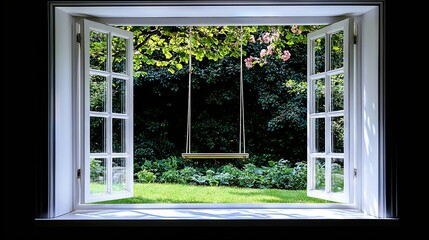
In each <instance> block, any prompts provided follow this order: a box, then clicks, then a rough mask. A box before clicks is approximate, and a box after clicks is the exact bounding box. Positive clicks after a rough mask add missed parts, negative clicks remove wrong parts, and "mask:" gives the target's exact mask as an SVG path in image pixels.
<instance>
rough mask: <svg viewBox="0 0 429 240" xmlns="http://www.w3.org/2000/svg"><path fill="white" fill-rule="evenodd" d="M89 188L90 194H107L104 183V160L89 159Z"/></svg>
mask: <svg viewBox="0 0 429 240" xmlns="http://www.w3.org/2000/svg"><path fill="white" fill-rule="evenodd" d="M89 167H90V184H89V185H90V186H89V191H90V193H91V194H101V193H107V183H106V181H107V180H106V159H105V158H91V159H90V163H89Z"/></svg>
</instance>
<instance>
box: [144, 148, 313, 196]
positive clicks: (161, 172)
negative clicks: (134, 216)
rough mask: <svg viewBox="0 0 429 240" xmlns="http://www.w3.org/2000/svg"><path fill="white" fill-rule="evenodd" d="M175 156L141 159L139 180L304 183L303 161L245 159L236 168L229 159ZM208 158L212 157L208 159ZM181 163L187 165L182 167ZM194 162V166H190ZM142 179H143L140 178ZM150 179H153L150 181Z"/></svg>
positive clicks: (287, 186) (257, 184) (251, 185)
mask: <svg viewBox="0 0 429 240" xmlns="http://www.w3.org/2000/svg"><path fill="white" fill-rule="evenodd" d="M184 161H185V160H183V159H181V158H177V157H174V156H173V157H168V158H166V159H163V160H157V161H145V162H144V164H143V165H142V167H141V169H142V170H141V171H139V172H138V173H137V177H138V181H139V182H149V181H148V180H147V178H148V176H149V177H150V180H155V182H159V183H179V184H191V185H204V186H236V187H244V188H277V189H305V188H306V186H307V165H306V164H305V163H301V162H300V163H297V164H296V166H295V167H291V165H290V163H289V161H287V160H283V159H282V160H279V161H268V165H267V166H259V167H258V166H256V165H254V164H252V163H246V164H244V165H243V167H241V168H238V167H236V166H234V165H233V164H232V163H228V164H221V165H220V166H218V167H216V166H215V167H213V166H214V165H213V164H211V165H210V164H209V165H210V166H204V165H203V166H200V167H198V166H197V165H198V164H196V163H192V162H186V163H185V162H184ZM209 161H212V160H209ZM185 165H188V166H186V167H185ZM190 165H195V166H197V167H191V166H190ZM140 178H141V179H144V180H140ZM151 182H153V181H151Z"/></svg>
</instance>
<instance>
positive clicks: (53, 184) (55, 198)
mask: <svg viewBox="0 0 429 240" xmlns="http://www.w3.org/2000/svg"><path fill="white" fill-rule="evenodd" d="M313 3H314V4H315V5H312V3H310V4H305V5H302V6H301V7H307V6H316V5H317V6H320V3H316V2H313ZM355 3H356V4H357V5H362V6H367V5H368V3H367V2H365V3H363V2H359V1H356V2H355ZM194 4H195V3H194ZM223 4H225V3H223ZM231 4H233V5H234V3H231ZM260 4H261V5H267V6H270V7H271V8H272V5H273V4H272V3H260ZM279 4H280V5H289V3H285V2H282V3H279ZM349 4H350V2H347V4H346V5H349ZM73 5H74V4H71V5H70V4H67V5H61V4H58V3H53V4H51V5H50V11H51V12H50V32H53V29H54V28H55V30H56V31H55V34H54V35H50V41H51V45H50V47H51V49H57V50H58V49H64V46H66V47H67V49H68V48H69V47H68V46H67V38H64V37H63V36H61V34H60V33H62V34H63V35H64V36H65V37H68V36H69V35H70V39H75V35H74V34H75V33H76V32H79V29H74V28H72V27H70V25H71V26H74V25H73V24H70V23H73V21H74V20H73V15H74V14H79V13H77V12H74V13H70V12H67V11H68V10H65V8H68V7H70V6H73ZM76 5H79V4H76ZM80 5H85V4H82V3H80ZM107 5H108V4H107ZM137 5H140V6H143V7H145V6H150V5H151V3H147V4H145V3H138V4H137ZM185 5H190V6H192V4H189V3H185ZM202 5H203V6H204V5H205V4H202ZM214 5H216V4H214ZM219 5H222V4H219ZM225 5H228V4H225ZM241 5H246V3H240V4H238V6H241ZM274 5H275V4H274ZM290 5H292V6H293V5H299V4H290ZM322 5H323V4H322ZM369 5H373V6H375V7H381V9H380V11H378V10H371V11H368V12H365V13H362V12H360V13H359V14H362V16H363V14H365V17H364V18H362V25H363V26H364V27H363V29H364V30H363V33H364V34H362V35H360V33H362V32H361V31H362V30H360V29H359V31H360V32H359V35H358V36H362V38H360V37H358V40H357V42H358V45H357V47H356V48H357V49H358V52H359V54H358V56H357V57H356V58H357V59H358V62H362V63H364V65H362V66H359V63H358V67H357V70H356V71H357V74H356V76H358V78H359V80H360V81H358V82H356V83H354V84H355V85H356V86H358V87H357V88H355V89H354V92H353V93H351V94H352V95H353V96H351V98H352V99H353V100H354V102H353V103H351V104H353V105H354V106H357V107H358V108H360V109H363V111H366V110H368V111H367V112H365V114H366V116H370V117H371V120H372V121H375V125H374V126H375V128H374V126H373V129H369V128H368V127H366V126H365V125H364V124H359V121H361V120H362V119H364V118H365V116H361V115H360V114H362V113H360V112H358V113H357V114H354V113H351V114H353V116H351V121H356V122H357V124H356V126H357V127H358V128H359V129H356V128H355V129H353V130H352V131H353V132H357V134H354V136H353V138H357V141H356V143H357V146H356V149H351V154H352V155H356V156H358V158H361V159H362V160H363V162H358V163H355V164H357V166H356V167H357V168H358V175H357V176H358V177H357V178H356V179H355V180H354V181H355V182H356V186H357V188H360V189H365V191H361V190H359V192H360V193H362V195H365V196H358V195H355V196H354V201H353V202H354V204H353V205H352V207H354V208H357V209H358V210H362V211H364V212H365V213H367V214H370V215H373V216H378V217H384V216H385V209H383V208H385V199H384V194H385V188H384V185H383V183H384V180H383V179H384V175H382V174H383V171H384V169H383V167H384V165H383V164H384V158H385V156H384V153H382V152H380V153H379V151H380V150H379V149H382V148H383V146H384V145H383V144H384V138H383V134H384V133H383V131H384V127H385V126H384V125H383V124H384V121H385V120H384V112H383V111H384V109H383V104H384V103H383V99H384V98H383V97H384V96H383V92H382V91H381V90H380V91H379V90H378V89H379V88H378V87H377V86H379V84H380V89H383V87H382V86H383V83H384V79H383V77H384V65H383V64H384V61H383V58H382V57H381V58H380V54H381V56H384V55H383V54H384V52H383V51H384V50H383V49H384V47H383V45H379V44H380V42H381V43H383V41H384V39H383V36H384V35H381V36H380V37H378V36H376V38H375V39H376V43H375V44H374V43H371V41H372V42H373V41H374V39H373V38H372V37H373V36H374V35H377V34H379V33H383V24H384V23H383V21H382V19H383V18H384V16H383V13H384V5H383V3H374V4H369ZM98 6H103V4H100V5H98ZM113 6H118V3H116V4H113V5H112V6H111V7H113ZM167 6H168V4H167ZM326 6H329V7H333V8H335V7H336V6H335V5H333V4H327V5H326ZM337 7H338V6H337ZM253 8H256V9H258V7H255V6H253ZM60 9H61V10H60ZM81 9H85V8H81ZM111 9H113V8H111ZM57 10H59V11H58V12H57ZM69 10H70V9H69ZM59 12H62V13H59ZM54 13H55V14H54ZM57 13H58V14H57ZM352 14H353V13H352ZM355 14H356V13H355ZM359 14H356V16H357V17H356V19H359V18H360V17H359V16H358V15H359ZM306 16H308V15H306ZM59 18H60V19H59ZM54 19H55V21H54ZM59 20H61V21H59ZM96 20H97V21H99V22H103V23H107V24H120V25H153V24H154V23H161V24H162V25H177V24H178V23H184V24H190V23H193V25H195V24H194V23H195V21H194V20H193V19H192V18H135V17H134V18H133V17H131V18H114V17H110V18H98V19H96ZM197 20H198V21H199V23H200V24H201V25H206V24H207V22H209V23H210V22H216V21H217V22H220V21H222V22H223V23H226V22H230V23H232V24H235V25H237V24H240V23H241V24H245V23H246V22H247V23H248V24H257V23H258V22H259V23H260V24H261V25H263V24H270V23H273V22H275V23H277V24H280V23H282V24H283V25H288V24H323V25H326V24H330V23H333V22H336V21H337V20H339V18H338V17H239V18H237V17H233V16H230V17H225V18H217V19H216V18H215V19H214V18H204V17H203V18H197ZM60 22H61V23H60ZM57 25H58V26H61V27H59V28H57ZM69 28H71V29H72V30H73V31H66V30H68V29H69ZM56 39H61V42H59V41H55V40H56ZM64 40H65V41H64ZM69 41H70V40H69ZM71 43H73V44H71ZM70 44H71V45H72V46H71V48H76V44H75V43H74V42H73V41H70ZM359 44H363V46H364V47H362V46H360V45H359ZM379 48H380V49H379ZM366 49H368V50H366ZM76 57H77V56H76V53H75V51H71V52H69V53H67V52H65V53H64V52H60V51H56V52H55V59H54V60H53V61H52V63H54V64H52V66H55V71H54V72H53V73H54V74H51V75H50V77H51V79H53V80H51V81H54V83H55V85H56V88H55V89H54V90H53V93H54V98H55V102H54V107H55V108H56V109H61V108H62V107H64V106H65V107H70V108H73V109H76V108H78V107H79V105H80V104H81V103H79V101H76V100H73V104H72V105H70V101H69V100H68V98H69V97H70V96H69V95H70V94H69V93H68V94H69V95H67V96H66V99H65V100H66V101H63V100H64V99H63V96H65V95H58V94H55V93H57V92H58V90H60V91H61V92H63V91H65V89H67V87H68V86H69V85H70V82H71V81H70V80H71V79H72V78H75V77H76V76H75V75H76V74H75V71H71V73H70V76H68V75H64V74H60V73H64V72H68V71H69V69H68V68H70V65H67V63H70V62H72V65H76V63H75V62H74V61H70V60H69V59H71V58H72V59H76ZM52 59H53V58H52ZM368 62H371V63H372V64H368ZM379 64H381V65H379ZM52 66H51V67H52ZM67 66H69V67H67ZM363 68H365V71H363ZM63 85H64V86H63ZM71 85H73V86H72V87H73V89H74V90H73V91H75V90H76V89H79V86H78V84H76V82H73V83H72V84H71ZM360 89H361V90H360ZM359 91H361V92H365V93H366V95H361V94H360V92H359ZM362 97H363V98H364V99H362ZM72 98H75V96H72ZM359 100H361V101H368V102H370V103H371V104H375V105H371V106H369V105H368V106H366V105H365V104H364V103H361V102H360V101H359ZM374 106H375V108H374ZM372 108H373V109H372ZM62 109H64V108H62ZM365 114H362V115H365ZM74 117H76V114H74ZM53 119H58V115H55V113H54V116H53ZM74 119H75V118H74ZM68 122H70V121H69V120H66V122H64V124H62V125H61V124H54V125H52V126H53V128H54V129H55V134H54V135H52V136H53V137H54V138H53V139H51V140H50V142H52V143H55V145H53V146H51V145H50V148H52V147H53V148H55V149H56V150H55V151H54V152H55V153H56V154H55V155H54V156H50V157H49V167H50V169H49V170H48V171H49V172H50V173H51V175H49V180H48V184H49V189H48V192H49V197H48V202H47V206H48V207H47V210H46V212H47V213H46V214H47V216H48V217H55V216H59V215H61V214H65V213H67V212H70V211H73V210H76V209H78V208H81V207H82V206H81V205H80V204H79V201H80V200H79V198H74V199H73V202H72V203H70V202H69V201H68V200H67V199H69V198H70V197H69V196H70V193H72V195H73V196H77V195H79V192H76V189H77V187H76V186H78V185H79V182H78V181H76V179H75V176H76V175H75V174H76V170H77V169H78V168H79V167H80V166H79V165H78V164H76V161H73V162H70V159H76V158H79V156H80V154H79V152H78V151H76V145H78V144H76V143H78V142H79V141H78V140H77V139H76V138H79V136H71V135H70V134H69V133H70V127H69V125H70V126H72V125H73V126H75V125H79V123H75V122H72V123H70V124H69V125H67V124H68ZM377 122H379V124H380V125H377ZM51 124H52V122H51ZM50 126H51V125H50ZM360 128H362V129H360ZM369 131H371V133H372V132H374V134H373V135H370V136H369V137H368V136H361V135H362V134H364V133H367V132H369ZM62 133H66V134H62ZM61 134H62V135H61ZM77 135H79V133H78V134H77ZM59 136H62V139H60V138H59ZM69 138H73V140H72V141H69V140H68V139H69ZM64 141H66V142H64ZM359 141H360V143H359ZM70 142H73V146H70V145H69V143H70ZM379 144H380V146H379ZM359 145H362V146H359ZM368 146H371V151H370V152H368V153H365V152H364V151H363V150H365V149H364V148H365V147H368ZM58 149H67V150H69V149H74V150H75V151H74V153H73V156H71V157H72V158H71V157H66V156H63V155H61V151H59V150H58ZM70 164H72V166H73V167H72V168H69V170H67V171H66V170H64V169H63V168H60V166H64V165H67V166H70ZM368 169H371V170H372V172H371V173H369V172H368V171H367V170H368ZM374 173H375V174H374ZM70 182H71V183H72V184H71V185H69V184H70ZM368 183H371V184H368ZM58 186H61V187H58ZM68 186H70V188H71V187H72V188H73V189H74V190H73V191H68V190H67V191H66V190H64V189H69V187H68ZM61 190H63V191H62V193H65V194H61V195H59V194H58V193H59V192H61ZM133 206H134V207H139V206H135V205H133ZM259 206H261V205H259ZM318 206H320V207H322V208H324V207H334V208H335V207H336V206H332V205H330V206H321V205H318ZM342 206H344V205H342ZM118 207H119V206H118V205H116V206H105V209H112V208H118ZM147 207H149V208H153V207H154V206H147ZM170 207H171V208H180V207H181V206H178V205H173V206H170ZM262 207H267V206H262ZM286 207H292V208H294V207H297V206H291V205H288V206H286ZM300 207H302V206H300ZM309 207H310V208H311V206H309ZM121 208H124V206H121ZM42 211H43V210H42Z"/></svg>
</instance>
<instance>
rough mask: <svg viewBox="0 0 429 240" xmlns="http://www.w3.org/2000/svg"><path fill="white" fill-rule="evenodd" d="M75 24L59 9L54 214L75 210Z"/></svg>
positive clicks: (56, 47)
mask: <svg viewBox="0 0 429 240" xmlns="http://www.w3.org/2000/svg"><path fill="white" fill-rule="evenodd" d="M72 26H73V22H72V17H71V16H70V15H68V14H67V13H65V12H63V11H61V10H58V9H55V139H56V141H55V179H54V181H55V182H54V186H55V199H54V209H55V211H54V217H56V216H60V215H62V214H65V213H68V212H70V211H72V210H73V195H72V194H73V191H72V189H73V184H72V183H73V135H72V134H73V123H72V119H73V117H72V111H73V105H72V103H73V97H72V89H73V88H72V76H73V75H72V39H73V38H72ZM58 140H60V141H58Z"/></svg>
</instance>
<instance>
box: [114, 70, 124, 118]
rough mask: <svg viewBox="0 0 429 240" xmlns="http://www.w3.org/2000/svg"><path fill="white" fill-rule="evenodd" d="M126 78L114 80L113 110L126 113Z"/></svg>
mask: <svg viewBox="0 0 429 240" xmlns="http://www.w3.org/2000/svg"><path fill="white" fill-rule="evenodd" d="M125 91H126V80H123V79H118V78H114V79H113V81H112V111H113V112H114V113H126V112H125V110H126V109H125V105H126V98H125V97H126V95H125Z"/></svg>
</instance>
